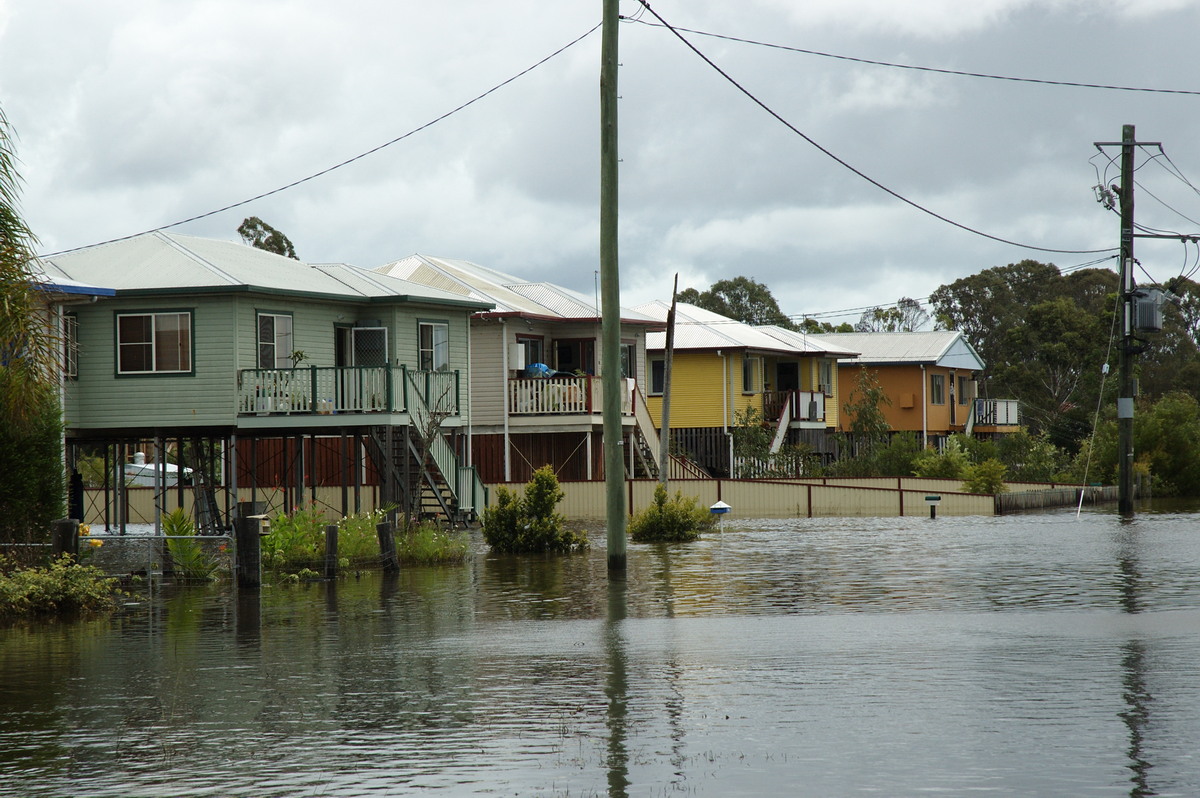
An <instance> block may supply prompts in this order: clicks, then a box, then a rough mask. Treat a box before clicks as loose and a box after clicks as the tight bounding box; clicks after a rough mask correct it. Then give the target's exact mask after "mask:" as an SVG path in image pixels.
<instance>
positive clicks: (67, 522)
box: [50, 518, 79, 559]
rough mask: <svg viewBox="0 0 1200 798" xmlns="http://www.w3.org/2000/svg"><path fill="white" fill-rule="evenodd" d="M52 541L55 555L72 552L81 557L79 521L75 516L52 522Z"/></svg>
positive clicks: (73, 556)
mask: <svg viewBox="0 0 1200 798" xmlns="http://www.w3.org/2000/svg"><path fill="white" fill-rule="evenodd" d="M50 542H51V545H52V546H53V551H54V556H55V557H57V556H59V555H62V554H70V555H71V557H72V558H75V559H78V558H79V522H78V521H76V520H75V519H74V518H60V519H58V520H57V521H54V522H52V523H51V526H50Z"/></svg>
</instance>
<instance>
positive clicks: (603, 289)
mask: <svg viewBox="0 0 1200 798" xmlns="http://www.w3.org/2000/svg"><path fill="white" fill-rule="evenodd" d="M619 7H620V4H619V2H618V0H604V12H603V16H602V18H601V24H602V28H601V41H600V308H601V311H600V313H601V329H600V333H601V335H600V337H601V343H602V346H603V350H602V356H601V364H600V374H601V385H602V386H603V388H604V405H603V408H602V410H603V416H602V418H603V423H604V487H605V498H606V502H605V504H606V509H607V515H608V520H607V522H606V529H607V532H608V571H609V575H610V577H617V578H619V577H622V576H624V573H625V529H626V517H625V516H626V510H625V458H624V457H623V456H622V455H623V453H624V449H625V447H624V443H625V438H624V430H623V429H622V426H621V287H620V279H619V273H620V272H619V269H618V263H617V27H618V25H619V22H620V16H619V11H618V9H619Z"/></svg>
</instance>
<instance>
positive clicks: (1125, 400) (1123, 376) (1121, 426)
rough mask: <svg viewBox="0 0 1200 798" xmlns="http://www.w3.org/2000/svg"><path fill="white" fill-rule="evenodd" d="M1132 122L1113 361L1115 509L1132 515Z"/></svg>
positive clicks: (1124, 167) (1124, 160) (1127, 135)
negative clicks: (1118, 330)
mask: <svg viewBox="0 0 1200 798" xmlns="http://www.w3.org/2000/svg"><path fill="white" fill-rule="evenodd" d="M1136 146H1137V140H1136V138H1135V136H1134V132H1133V125H1124V126H1123V127H1122V128H1121V196H1120V200H1121V253H1120V260H1121V262H1120V278H1121V295H1120V302H1121V347H1120V353H1119V360H1118V361H1117V364H1118V367H1117V374H1118V377H1119V378H1120V383H1121V386H1120V391H1119V392H1118V394H1117V458H1118V461H1119V462H1118V464H1117V512H1118V513H1120V514H1121V515H1133V394H1134V389H1135V386H1134V381H1133V356H1134V340H1133V302H1134V296H1133V166H1134V163H1133V162H1134V158H1133V156H1134V148H1135V147H1136Z"/></svg>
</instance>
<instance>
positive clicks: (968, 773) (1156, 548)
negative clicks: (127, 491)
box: [0, 508, 1200, 798]
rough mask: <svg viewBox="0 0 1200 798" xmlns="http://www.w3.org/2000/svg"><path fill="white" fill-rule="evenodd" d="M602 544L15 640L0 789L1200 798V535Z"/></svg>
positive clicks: (876, 535)
mask: <svg viewBox="0 0 1200 798" xmlns="http://www.w3.org/2000/svg"><path fill="white" fill-rule="evenodd" d="M735 510H736V508H735ZM594 542H595V548H594V549H593V550H592V551H590V552H588V553H586V554H580V555H572V556H566V557H498V556H493V555H491V554H489V553H488V552H487V551H486V549H485V548H484V547H483V546H482V544H481V543H480V542H479V541H478V539H476V541H475V543H476V550H475V554H474V556H473V557H472V559H471V561H470V562H468V563H467V564H466V565H465V566H463V567H454V568H432V569H409V570H406V571H405V572H404V573H402V574H400V575H399V576H398V577H396V578H391V579H388V578H385V577H384V576H382V575H381V574H378V573H370V574H363V575H361V576H359V577H357V578H356V577H353V576H351V577H348V578H346V579H344V580H341V581H339V582H337V583H336V584H324V583H314V584H302V585H299V586H294V587H267V588H264V589H263V590H262V592H261V594H259V595H242V596H238V595H237V592H236V590H234V589H233V588H232V587H230V586H229V585H217V586H212V587H203V588H187V589H175V588H172V589H170V590H160V591H159V592H158V593H157V594H156V595H154V596H153V597H150V596H140V597H138V598H137V603H135V604H134V605H132V606H130V607H128V608H127V609H126V611H125V612H123V613H121V614H120V615H118V616H117V617H115V618H113V619H109V620H105V621H99V622H89V623H84V624H79V625H62V626H57V627H50V628H37V629H32V630H31V629H9V630H4V631H0V794H2V795H20V796H122V798H132V797H135V796H254V797H255V798H264V797H266V796H288V798H293V797H294V796H338V797H341V796H383V795H410V794H417V793H421V794H426V793H432V794H442V795H448V796H458V795H483V796H676V795H680V796H693V795H695V796H723V797H724V796H767V795H772V796H773V795H796V796H857V795H865V796H917V795H927V794H942V795H953V796H961V795H967V794H972V795H998V796H1014V795H1020V796H1196V795H1200V751H1198V745H1197V741H1198V740H1200V672H1198V670H1200V515H1197V514H1192V513H1186V512H1157V513H1156V512H1142V513H1140V514H1139V515H1138V516H1137V517H1136V518H1135V519H1133V520H1121V519H1120V518H1118V517H1117V516H1116V515H1115V513H1112V512H1109V511H1107V510H1104V511H1099V512H1096V511H1093V512H1086V513H1084V514H1083V515H1082V516H1081V517H1078V518H1077V517H1076V515H1075V513H1074V512H1061V513H1050V514H1044V515H1024V516H1009V517H1002V518H945V517H943V518H938V519H937V520H930V519H928V518H889V519H794V520H772V521H752V520H739V519H737V518H729V519H728V520H727V521H726V522H725V529H724V531H723V532H722V533H713V534H710V535H708V536H706V537H705V538H704V539H703V540H702V541H700V542H698V543H694V544H690V545H683V546H671V547H658V546H643V545H638V544H631V545H630V548H629V568H628V574H627V578H626V580H624V581H623V582H621V581H616V582H614V581H610V580H609V579H608V575H607V573H606V569H605V561H606V558H605V552H604V535H603V532H602V531H597V532H596V533H595V536H594Z"/></svg>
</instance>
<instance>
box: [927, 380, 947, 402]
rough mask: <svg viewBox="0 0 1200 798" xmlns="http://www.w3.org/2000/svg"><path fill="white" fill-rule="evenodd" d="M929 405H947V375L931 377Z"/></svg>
mask: <svg viewBox="0 0 1200 798" xmlns="http://www.w3.org/2000/svg"><path fill="white" fill-rule="evenodd" d="M929 403H930V404H934V405H944V404H946V375H945V374H930V375H929Z"/></svg>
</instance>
